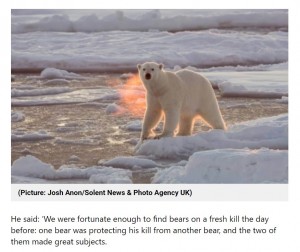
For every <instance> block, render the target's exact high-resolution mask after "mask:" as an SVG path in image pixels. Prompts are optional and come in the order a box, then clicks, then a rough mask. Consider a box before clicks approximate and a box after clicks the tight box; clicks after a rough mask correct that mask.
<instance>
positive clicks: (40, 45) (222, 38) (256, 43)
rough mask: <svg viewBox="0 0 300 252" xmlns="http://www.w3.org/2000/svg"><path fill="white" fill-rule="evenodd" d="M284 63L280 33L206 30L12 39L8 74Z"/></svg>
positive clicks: (34, 35)
mask: <svg viewBox="0 0 300 252" xmlns="http://www.w3.org/2000/svg"><path fill="white" fill-rule="evenodd" d="M61 41H64V43H61ZM87 41H88V43H87ZM152 41H155V43H153V42H152ZM53 47H54V48H55V50H54V49H53ZM95 52H101V55H98V54H95ZM139 52H143V53H139ZM287 60H288V35H287V33H286V32H281V31H274V32H270V33H268V34H267V35H264V34H256V33H254V34H251V33H241V32H227V33H226V32H218V31H212V30H208V31H207V30H204V31H195V32H189V31H183V32H178V33H175V34H174V33H168V32H147V33H143V34H141V32H129V31H107V32H102V33H101V34H100V33H88V34H86V33H55V32H51V33H40V32H37V33H24V34H12V69H43V68H49V67H52V68H62V67H63V68H64V69H69V70H72V71H76V70H93V71H122V70H131V71H133V70H136V64H137V63H141V62H145V61H158V62H163V63H164V64H165V65H166V66H168V67H172V66H174V65H180V66H189V65H194V66H198V67H209V66H226V65H253V64H275V63H282V62H286V61H287Z"/></svg>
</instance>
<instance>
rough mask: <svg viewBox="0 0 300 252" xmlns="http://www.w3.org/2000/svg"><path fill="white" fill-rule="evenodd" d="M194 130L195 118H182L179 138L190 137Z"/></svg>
mask: <svg viewBox="0 0 300 252" xmlns="http://www.w3.org/2000/svg"><path fill="white" fill-rule="evenodd" d="M193 128H194V116H181V117H180V122H179V131H178V133H177V136H189V135H191V134H192V131H193Z"/></svg>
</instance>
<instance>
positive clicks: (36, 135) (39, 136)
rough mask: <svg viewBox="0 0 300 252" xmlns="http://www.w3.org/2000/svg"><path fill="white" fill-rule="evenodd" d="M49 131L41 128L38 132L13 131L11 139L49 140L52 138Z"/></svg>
mask: <svg viewBox="0 0 300 252" xmlns="http://www.w3.org/2000/svg"><path fill="white" fill-rule="evenodd" d="M52 138H53V136H51V135H50V134H49V133H48V132H46V131H44V130H40V131H38V132H21V131H13V132H12V133H11V141H15V142H17V141H22V142H23V141H38V140H39V141H40V140H48V139H52Z"/></svg>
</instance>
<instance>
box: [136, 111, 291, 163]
mask: <svg viewBox="0 0 300 252" xmlns="http://www.w3.org/2000/svg"><path fill="white" fill-rule="evenodd" d="M246 147H248V148H250V149H257V148H261V147H266V148H271V149H288V115H287V114H283V115H279V116H274V117H269V118H262V119H257V120H254V121H248V122H242V123H239V124H236V125H230V126H229V127H228V130H227V131H223V130H210V131H208V132H200V133H198V134H196V135H194V136H187V137H182V136H178V137H175V138H170V137H169V138H163V139H160V140H147V141H144V142H143V143H142V144H141V146H140V147H139V149H138V150H137V151H136V154H137V155H145V156H151V157H153V156H154V157H156V158H164V159H174V157H176V158H188V157H189V156H190V155H192V154H193V153H194V152H197V151H201V150H202V151H203V150H212V149H226V148H235V149H241V148H246Z"/></svg>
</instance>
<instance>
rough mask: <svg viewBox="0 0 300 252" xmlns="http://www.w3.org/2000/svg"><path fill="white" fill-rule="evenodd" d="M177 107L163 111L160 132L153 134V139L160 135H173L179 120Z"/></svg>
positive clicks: (160, 136)
mask: <svg viewBox="0 0 300 252" xmlns="http://www.w3.org/2000/svg"><path fill="white" fill-rule="evenodd" d="M179 115H180V111H179V108H173V109H170V110H166V111H165V122H164V129H163V132H162V134H160V135H157V136H155V139H159V138H162V137H173V136H174V135H175V130H176V128H177V125H178V122H179Z"/></svg>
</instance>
